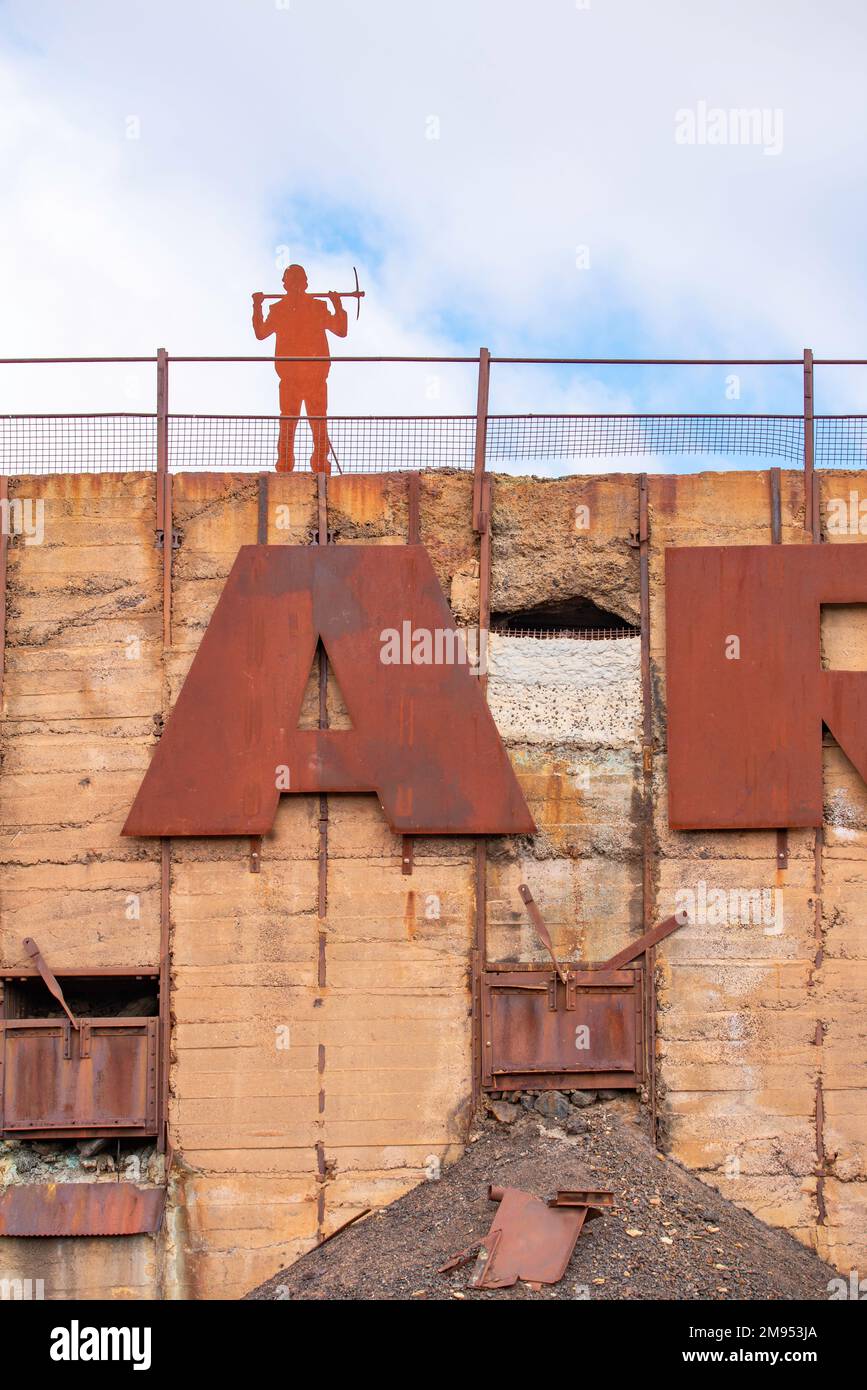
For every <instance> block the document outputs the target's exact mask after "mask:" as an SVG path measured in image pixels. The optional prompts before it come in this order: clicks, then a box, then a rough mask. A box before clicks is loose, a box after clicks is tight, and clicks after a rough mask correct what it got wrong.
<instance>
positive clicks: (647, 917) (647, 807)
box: [638, 473, 659, 1144]
mask: <svg viewBox="0 0 867 1390" xmlns="http://www.w3.org/2000/svg"><path fill="white" fill-rule="evenodd" d="M638 565H639V602H640V613H641V618H640V622H641V705H642V726H641V728H642V732H641V741H642V746H641V773H642V797H641V801H642V832H641V902H642V921H643V926H644V930H645V931H649V930H650V928H651V927H652V925H653V918H654V893H653V864H654V855H653V683H652V681H651V676H650V508H649V500H648V489H647V474H646V473H640V474H639V475H638ZM644 973H645V984H646V991H645V999H646V1006H647V1020H646V1031H647V1045H646V1057H647V1061H646V1071H647V1088H648V1091H649V1092H650V1133H651V1139H652V1142H653V1143H654V1144H656V1142H657V1138H658V1128H659V1126H658V1115H657V1105H656V947H655V946H654V947H651V948H650V949H649V950H648V951H647V952H646V955H645V972H644Z"/></svg>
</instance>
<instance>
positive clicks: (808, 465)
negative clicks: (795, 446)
mask: <svg viewBox="0 0 867 1390" xmlns="http://www.w3.org/2000/svg"><path fill="white" fill-rule="evenodd" d="M813 446H814V434H813V350H812V348H804V530H805V531H809V532H810V534H811V536H812V538H813V540H814V541H817V540H818V539H819V514H818V512H819V509H818V506H817V504H816V497H815V489H814V483H813V461H814V451H813Z"/></svg>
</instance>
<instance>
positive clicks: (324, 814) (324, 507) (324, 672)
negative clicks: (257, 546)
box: [316, 473, 328, 919]
mask: <svg viewBox="0 0 867 1390" xmlns="http://www.w3.org/2000/svg"><path fill="white" fill-rule="evenodd" d="M316 490H317V506H318V517H319V522H318V541H319V544H320V545H327V544H328V487H327V481H326V475H325V474H324V473H318V474H317V475H316ZM319 727H320V729H327V728H328V658H327V656H326V655H325V648H324V646H323V647H321V648H320V652H319ZM318 911H319V917H320V919H323V918H324V917H325V916H326V914H327V911H328V797H327V796H325V795H322V796H320V798H319V906H318Z"/></svg>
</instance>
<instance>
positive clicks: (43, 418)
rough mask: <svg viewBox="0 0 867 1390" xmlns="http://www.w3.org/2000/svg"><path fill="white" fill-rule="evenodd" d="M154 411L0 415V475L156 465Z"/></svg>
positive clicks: (135, 468)
mask: <svg viewBox="0 0 867 1390" xmlns="http://www.w3.org/2000/svg"><path fill="white" fill-rule="evenodd" d="M156 458H157V421H156V416H155V415H133V414H129V415H128V414H123V415H3V416H0V474H3V473H6V474H11V473H115V472H123V473H126V472H137V471H141V470H152V469H155V468H156Z"/></svg>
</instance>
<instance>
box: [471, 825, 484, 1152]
mask: <svg viewBox="0 0 867 1390" xmlns="http://www.w3.org/2000/svg"><path fill="white" fill-rule="evenodd" d="M487 849H488V842H487V840H485V839H478V840H476V844H475V865H474V884H475V930H474V939H473V952H472V976H473V977H472V990H473V998H472V1062H473V1078H472V1108H471V1113H470V1116H469V1123H470V1124H471V1123H472V1118H473V1115H474V1114H475V1112H476V1110H477V1109H478V1105H479V1101H480V1100H481V1094H482V1084H483V1079H484V1078H483V1073H484V1070H485V1061H484V1058H483V1056H482V1049H483V1042H482V971H483V970H484V968H485V965H486V963H487V959H488V940H487V936H488V933H487V920H488V882H487V879H488V875H487V865H488V855H487Z"/></svg>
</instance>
